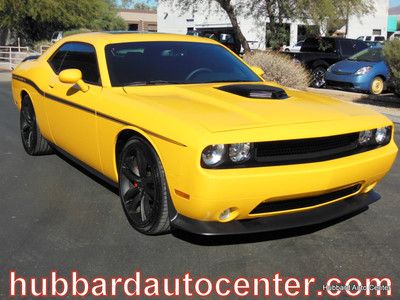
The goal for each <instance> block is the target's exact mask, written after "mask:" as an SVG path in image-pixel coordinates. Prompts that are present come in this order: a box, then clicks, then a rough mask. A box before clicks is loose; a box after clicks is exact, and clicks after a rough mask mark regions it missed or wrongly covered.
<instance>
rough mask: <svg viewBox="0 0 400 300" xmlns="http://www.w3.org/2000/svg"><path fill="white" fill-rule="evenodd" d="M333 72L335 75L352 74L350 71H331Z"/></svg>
mask: <svg viewBox="0 0 400 300" xmlns="http://www.w3.org/2000/svg"><path fill="white" fill-rule="evenodd" d="M333 73H334V74H336V75H352V74H354V73H352V72H345V71H333Z"/></svg>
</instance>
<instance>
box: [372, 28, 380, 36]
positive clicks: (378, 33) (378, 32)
mask: <svg viewBox="0 0 400 300" xmlns="http://www.w3.org/2000/svg"><path fill="white" fill-rule="evenodd" d="M372 34H373V35H382V30H381V29H373V30H372Z"/></svg>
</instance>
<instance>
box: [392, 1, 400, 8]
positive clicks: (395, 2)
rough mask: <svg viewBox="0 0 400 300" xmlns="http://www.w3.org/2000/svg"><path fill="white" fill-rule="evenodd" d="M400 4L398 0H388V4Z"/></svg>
mask: <svg viewBox="0 0 400 300" xmlns="http://www.w3.org/2000/svg"><path fill="white" fill-rule="evenodd" d="M399 5H400V0H390V6H391V7H393V6H399Z"/></svg>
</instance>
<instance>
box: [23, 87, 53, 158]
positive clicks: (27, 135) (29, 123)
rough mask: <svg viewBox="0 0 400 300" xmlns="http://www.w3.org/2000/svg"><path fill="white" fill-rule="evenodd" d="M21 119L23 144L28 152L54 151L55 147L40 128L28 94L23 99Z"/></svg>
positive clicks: (41, 153)
mask: <svg viewBox="0 0 400 300" xmlns="http://www.w3.org/2000/svg"><path fill="white" fill-rule="evenodd" d="M19 120H20V131H21V139H22V145H23V146H24V149H25V151H26V153H28V154H29V155H44V154H50V153H52V152H53V149H52V148H51V147H50V145H49V143H48V142H47V141H46V139H45V138H44V137H43V136H42V134H41V132H40V130H39V127H38V125H37V121H36V115H35V110H34V108H33V105H32V102H31V100H30V98H29V96H27V95H25V97H24V98H23V100H22V106H21V111H20V119H19Z"/></svg>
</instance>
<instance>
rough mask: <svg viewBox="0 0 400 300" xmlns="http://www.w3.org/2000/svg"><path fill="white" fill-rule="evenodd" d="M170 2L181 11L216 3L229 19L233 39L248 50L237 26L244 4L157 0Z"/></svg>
mask: <svg viewBox="0 0 400 300" xmlns="http://www.w3.org/2000/svg"><path fill="white" fill-rule="evenodd" d="M159 1H160V2H161V1H164V2H167V3H170V4H171V5H172V6H174V7H175V8H178V9H180V10H181V11H182V12H184V11H190V10H191V11H194V10H197V9H199V7H202V8H203V7H204V4H205V5H206V7H209V8H210V7H213V5H212V4H213V3H215V4H217V5H218V7H219V8H221V9H222V10H223V11H225V13H226V14H227V16H228V18H229V20H230V21H231V24H232V29H233V34H234V36H235V39H236V40H237V41H239V43H240V44H241V46H242V47H243V49H244V51H245V52H248V51H250V47H249V44H248V42H247V40H246V38H245V36H244V35H243V32H242V30H241V28H240V26H239V21H238V16H239V15H241V14H243V13H244V11H245V6H243V5H241V4H240V2H239V4H235V2H234V1H232V0H204V1H198V0H159Z"/></svg>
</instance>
